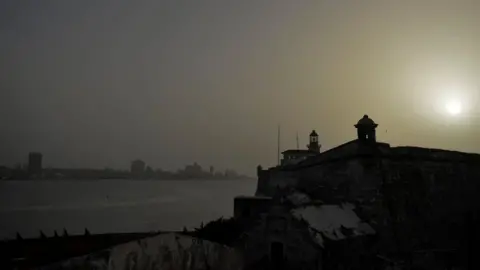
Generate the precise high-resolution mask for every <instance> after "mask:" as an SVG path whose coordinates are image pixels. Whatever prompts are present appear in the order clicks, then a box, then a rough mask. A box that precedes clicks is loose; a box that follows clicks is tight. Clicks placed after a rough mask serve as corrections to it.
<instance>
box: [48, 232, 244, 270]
mask: <svg viewBox="0 0 480 270" xmlns="http://www.w3.org/2000/svg"><path fill="white" fill-rule="evenodd" d="M40 269H42V270H54V269H97V270H102V269H105V270H107V269H108V270H119V269H122V270H123V269H129V270H136V269H138V270H140V269H152V270H153V269H159V270H160V269H172V270H180V269H185V270H186V269H209V270H215V269H217V270H223V269H226V270H227V269H232V270H234V269H235V270H237V269H238V270H240V269H242V259H241V256H240V255H239V254H238V253H237V252H236V251H235V250H233V249H231V248H228V247H226V246H223V245H220V244H216V243H213V242H209V241H205V240H201V239H198V238H193V237H189V236H184V235H179V234H174V233H170V234H161V235H158V236H154V237H149V238H144V239H142V240H138V241H133V242H129V243H126V244H122V245H118V246H115V247H113V248H111V249H107V250H103V251H101V252H96V253H94V254H89V255H87V256H82V257H77V258H72V259H69V260H67V261H64V262H60V263H57V264H53V265H50V266H47V267H43V268H40Z"/></svg>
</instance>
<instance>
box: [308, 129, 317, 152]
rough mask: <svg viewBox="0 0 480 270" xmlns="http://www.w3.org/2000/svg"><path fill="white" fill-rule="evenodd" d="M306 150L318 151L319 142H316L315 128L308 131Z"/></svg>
mask: <svg viewBox="0 0 480 270" xmlns="http://www.w3.org/2000/svg"><path fill="white" fill-rule="evenodd" d="M307 148H308V150H310V151H313V152H317V153H320V144H319V142H318V134H317V132H316V131H315V130H312V133H310V140H309V143H308V145H307Z"/></svg>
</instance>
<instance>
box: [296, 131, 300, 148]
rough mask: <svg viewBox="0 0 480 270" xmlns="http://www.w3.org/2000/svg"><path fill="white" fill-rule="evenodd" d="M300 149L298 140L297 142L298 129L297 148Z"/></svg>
mask: <svg viewBox="0 0 480 270" xmlns="http://www.w3.org/2000/svg"><path fill="white" fill-rule="evenodd" d="M298 149H300V146H299V142H298V131H297V150H298Z"/></svg>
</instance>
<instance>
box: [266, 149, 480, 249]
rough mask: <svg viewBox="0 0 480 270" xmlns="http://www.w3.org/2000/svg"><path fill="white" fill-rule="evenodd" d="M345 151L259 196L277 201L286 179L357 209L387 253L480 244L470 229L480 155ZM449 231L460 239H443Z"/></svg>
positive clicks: (303, 167) (289, 172)
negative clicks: (357, 207) (375, 232)
mask: <svg viewBox="0 0 480 270" xmlns="http://www.w3.org/2000/svg"><path fill="white" fill-rule="evenodd" d="M344 146H345V147H337V148H336V149H335V150H334V151H333V152H330V153H327V154H328V155H323V154H321V155H319V156H318V157H315V158H314V159H315V161H314V160H313V159H312V160H307V161H308V162H307V161H306V162H305V163H303V164H299V165H298V166H296V167H290V168H288V167H286V168H283V169H278V170H277V171H276V172H275V173H272V174H270V175H269V176H268V181H269V182H270V183H268V184H267V183H263V184H262V185H259V190H257V193H259V194H262V195H269V196H271V195H273V193H274V189H273V188H271V187H273V186H275V185H277V183H283V182H284V179H285V178H286V177H288V178H290V179H291V178H293V179H295V180H290V181H291V182H292V183H295V185H294V187H295V188H297V189H300V190H301V191H303V192H305V193H307V194H309V195H310V196H311V197H312V198H314V199H317V200H322V201H325V202H327V203H338V202H340V201H352V202H355V203H356V204H357V205H358V206H359V210H360V212H359V215H360V216H361V218H362V219H365V220H366V221H369V222H370V223H371V224H372V225H373V226H374V228H375V230H376V231H377V232H378V233H379V235H380V236H381V239H383V240H385V241H384V243H383V244H382V246H381V247H379V248H381V249H382V250H384V251H386V252H400V251H408V250H416V249H425V248H428V247H437V248H439V247H443V248H445V249H455V248H456V249H460V248H464V247H465V246H466V243H468V242H470V243H471V242H472V241H475V240H472V239H477V238H478V237H477V236H476V235H477V234H476V233H475V231H474V230H473V229H472V228H471V226H472V224H476V223H475V222H477V221H478V219H479V217H480V213H479V211H478V209H480V201H479V200H478V199H477V197H478V194H479V191H480V155H478V154H467V153H461V152H454V151H445V150H438V149H426V148H419V147H387V146H388V145H386V144H375V145H359V143H358V142H351V143H347V144H345V145H344ZM335 152H336V153H335ZM279 176H280V177H279ZM277 177H279V178H277ZM265 179H267V177H265ZM277 179H279V180H277ZM277 181H278V182H277ZM469 224H470V225H469ZM452 230H453V231H454V232H455V237H445V235H449V233H451V232H452ZM477 240H478V239H477Z"/></svg>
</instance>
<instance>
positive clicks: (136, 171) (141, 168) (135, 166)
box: [130, 159, 145, 176]
mask: <svg viewBox="0 0 480 270" xmlns="http://www.w3.org/2000/svg"><path fill="white" fill-rule="evenodd" d="M130 172H131V173H132V175H133V176H142V175H143V174H144V173H145V162H144V161H143V160H140V159H137V160H134V161H132V164H131V166H130Z"/></svg>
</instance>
